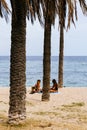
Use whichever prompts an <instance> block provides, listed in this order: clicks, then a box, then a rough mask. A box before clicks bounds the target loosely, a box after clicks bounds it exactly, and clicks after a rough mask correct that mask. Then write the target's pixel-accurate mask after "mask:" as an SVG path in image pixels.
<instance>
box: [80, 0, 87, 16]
mask: <svg viewBox="0 0 87 130" xmlns="http://www.w3.org/2000/svg"><path fill="white" fill-rule="evenodd" d="M79 3H80V6H81V8H82V12H83V14H84V15H87V5H86V1H85V0H79Z"/></svg>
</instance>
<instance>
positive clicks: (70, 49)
mask: <svg viewBox="0 0 87 130" xmlns="http://www.w3.org/2000/svg"><path fill="white" fill-rule="evenodd" d="M57 22H58V21H57V19H56V24H55V27H52V43H51V54H52V56H58V54H59V31H58V24H57ZM75 23H76V28H75V27H74V25H73V24H72V25H71V28H70V30H68V32H66V31H65V43H64V55H65V56H87V16H83V14H82V12H81V10H80V9H79V8H78V21H77V22H75ZM10 39H11V20H10V19H9V23H6V22H5V20H4V19H1V18H0V56H1V55H10V48H11V40H10ZM43 42H44V29H43V28H42V27H41V26H40V24H39V22H38V21H36V22H35V24H34V25H31V23H30V22H29V21H27V36H26V52H27V55H28V56H38V55H39V56H40V55H41V56H42V55H43Z"/></svg>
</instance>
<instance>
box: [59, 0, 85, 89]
mask: <svg viewBox="0 0 87 130" xmlns="http://www.w3.org/2000/svg"><path fill="white" fill-rule="evenodd" d="M79 3H80V6H81V9H82V11H83V14H86V13H87V6H86V3H85V0H79ZM58 6H59V25H60V49H59V51H60V52H59V73H58V74H59V76H58V84H59V87H63V58H64V28H65V19H66V13H67V12H66V6H68V25H67V28H70V22H73V24H75V23H74V14H75V18H76V20H77V6H76V0H74V1H73V2H72V1H71V0H63V1H61V0H59V3H58Z"/></svg>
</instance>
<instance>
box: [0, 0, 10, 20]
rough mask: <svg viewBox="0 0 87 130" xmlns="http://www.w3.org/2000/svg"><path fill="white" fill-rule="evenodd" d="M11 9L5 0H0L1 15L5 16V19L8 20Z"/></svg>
mask: <svg viewBox="0 0 87 130" xmlns="http://www.w3.org/2000/svg"><path fill="white" fill-rule="evenodd" d="M10 12H11V11H10V9H9V8H8V5H7V3H6V2H5V0H0V17H1V18H3V17H5V20H6V21H8V14H9V13H10Z"/></svg>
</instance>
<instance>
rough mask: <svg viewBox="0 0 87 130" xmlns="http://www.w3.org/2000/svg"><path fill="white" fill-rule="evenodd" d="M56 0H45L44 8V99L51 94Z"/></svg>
mask: <svg viewBox="0 0 87 130" xmlns="http://www.w3.org/2000/svg"><path fill="white" fill-rule="evenodd" d="M55 6H56V0H54V1H51V0H45V1H44V0H43V2H42V10H43V17H44V21H45V23H44V24H45V25H44V51H43V94H42V101H49V98H50V94H49V89H50V71H51V69H50V65H51V26H52V25H54V22H55V12H56V8H55Z"/></svg>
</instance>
